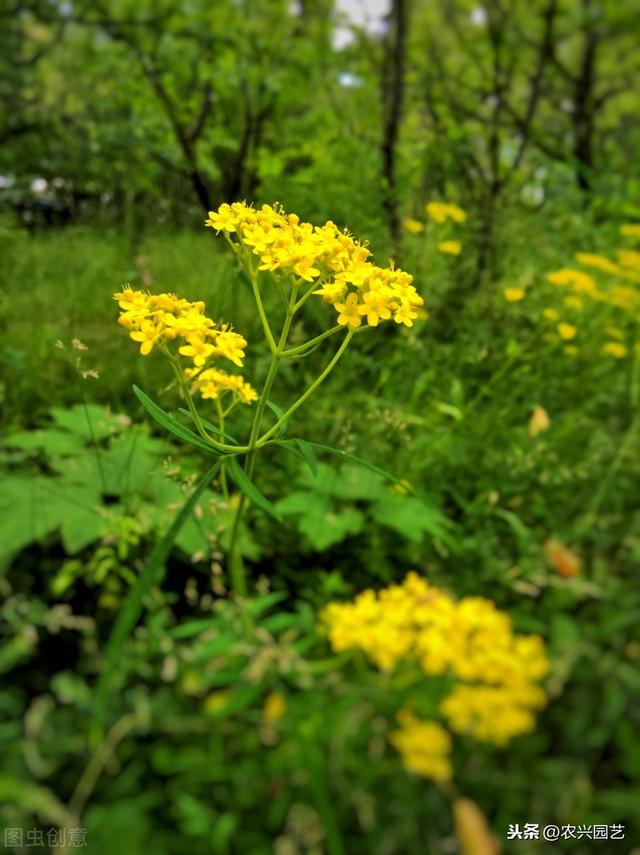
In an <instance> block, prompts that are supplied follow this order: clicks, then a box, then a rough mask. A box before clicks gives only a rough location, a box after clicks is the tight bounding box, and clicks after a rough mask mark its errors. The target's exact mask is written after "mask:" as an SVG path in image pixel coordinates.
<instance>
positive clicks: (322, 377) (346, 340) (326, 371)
mask: <svg viewBox="0 0 640 855" xmlns="http://www.w3.org/2000/svg"><path fill="white" fill-rule="evenodd" d="M352 338H353V329H351V327H350V328H349V330H348V332H347V334H346V336H345V337H344V339H343V341H342V344H341V345H340V347H339V348H338V350H337V351H336V352H335V354H334V356H333V359H332V360H331V362H329V364H328V365H327V367H326V368H325V369H324V371H323V372H322V373H321V374H319V375H318V376H317V377H316V379H315V380H314V381H313V383H312V384H311V386H309V388H308V389H307V390H306V392H305V393H304V394H303V395H301V396H300V397H299V398H298V400H297V401H296V402H295V403H294V404H292V405H291V406H290V407H289V409H288V410H287V411H286V413H284V414H283V415H282V416H281V417H280V418H279V419H278V421H277V422H276V423H275V425H274V426H273V427H272V428H269V430H268V431H267V432H266V433H265V434H264V435H263V436H261V437H260V439H259V440H258V442H257V445H256V447H257V448H260V446H262V445H264V444H265V442H267V441H268V440H269V439H271V437H272V436H273V435H274V433H276V432H277V431H278V429H279V428H280V426H281V425H282V424H283V423H284V422H286V421H287V419H288V418H289V416H291V415H293V413H295V411H296V410H297V409H298V408H299V407H301V406H302V405H303V404H304V402H305V401H306V400H307V398H309V397H310V396H311V395H313V393H314V392H315V391H316V389H317V388H318V386H319V385H320V384H321V383H322V382H323V381H324V380H326V378H327V377H328V376H329V374H330V373H331V372H332V371H333V369H334V368H335V367H336V365H337V363H338V360H339V359H340V357H341V356H342V354H343V353H344V352H345V350H346V349H347V345H348V344H349V342H350V341H351V339H352ZM249 445H251V443H249ZM250 453H251V452H250Z"/></svg>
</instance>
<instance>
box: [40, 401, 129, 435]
mask: <svg viewBox="0 0 640 855" xmlns="http://www.w3.org/2000/svg"><path fill="white" fill-rule="evenodd" d="M51 415H52V416H53V420H54V422H55V423H56V424H57V425H59V426H60V427H61V428H63V429H64V430H67V431H69V433H72V434H75V435H76V436H79V437H81V438H82V439H83V440H85V441H87V442H89V441H91V442H93V441H96V442H97V441H99V440H101V439H106V437H108V436H112V435H113V434H114V433H119V431H121V430H122V429H123V428H124V427H126V425H127V422H126V421H123V420H122V419H119V418H118V417H117V416H115V415H114V414H113V413H111V412H110V411H109V410H108V409H107V408H106V407H101V406H100V405H99V404H75V405H74V406H73V407H68V408H64V407H52V408H51Z"/></svg>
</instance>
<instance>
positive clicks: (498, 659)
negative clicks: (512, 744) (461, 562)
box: [322, 573, 549, 744]
mask: <svg viewBox="0 0 640 855" xmlns="http://www.w3.org/2000/svg"><path fill="white" fill-rule="evenodd" d="M322 619H323V621H324V623H325V625H326V627H327V631H328V635H329V640H330V642H331V645H332V648H333V650H334V651H336V652H341V651H344V650H349V649H351V648H359V649H360V650H362V651H363V652H364V653H365V654H366V655H367V656H368V657H369V658H370V659H372V660H373V661H374V662H375V664H376V665H377V666H378V667H379V668H380V669H382V670H384V671H390V670H392V669H393V668H394V667H395V666H396V665H398V663H400V662H401V661H406V660H410V661H414V662H417V664H418V665H419V666H420V667H421V669H422V670H423V671H424V673H425V674H427V675H428V676H439V675H445V674H448V675H450V676H451V677H453V678H456V679H457V680H458V681H463V684H464V685H458V686H457V688H454V690H453V692H452V694H451V695H449V697H448V698H447V699H445V701H444V702H443V704H442V707H441V712H442V713H443V715H444V716H445V717H446V718H447V719H448V720H449V721H450V724H451V727H452V729H453V730H455V731H460V732H467V733H469V734H471V735H472V736H475V737H476V738H477V739H486V740H490V741H493V742H496V743H499V744H503V743H504V742H505V741H507V740H508V739H510V738H511V737H512V736H515V735H516V734H518V733H523V732H526V731H528V730H530V729H531V727H532V726H533V716H532V714H531V712H532V710H533V709H536V708H538V707H540V706H542V705H543V704H544V693H543V692H542V690H541V689H540V688H539V687H538V686H537V685H536V684H537V683H538V682H539V681H540V680H541V679H542V678H543V677H544V676H545V674H546V673H547V670H548V667H549V666H548V660H547V657H546V654H545V649H544V644H543V641H542V639H541V638H540V637H539V636H537V635H517V634H515V633H514V632H513V630H512V626H511V620H510V619H509V617H508V616H507V615H506V614H504V613H503V612H501V611H499V610H498V609H497V608H496V607H495V605H494V604H493V603H492V602H491V601H490V600H487V599H484V598H482V597H466V598H464V599H461V600H459V601H455V600H454V599H452V598H451V597H450V596H449V595H448V594H446V593H445V592H444V591H442V590H440V589H439V588H436V587H433V586H431V585H430V584H429V583H428V582H427V581H426V580H425V579H422V578H420V577H419V576H417V575H416V574H415V573H409V575H408V576H407V577H406V578H405V580H404V582H403V583H402V584H400V585H392V586H390V587H389V588H385V589H383V590H382V591H380V592H378V593H377V594H376V593H375V592H374V591H371V590H366V591H363V592H362V593H361V594H359V595H358V596H357V597H356V599H355V600H354V601H353V602H352V603H330V604H329V606H327V608H326V609H325V610H324V612H323V615H322ZM463 690H464V691H463ZM489 699H491V704H484V701H488V700H489ZM465 702H468V704H467V708H466V709H467V712H466V714H465V715H466V717H465V715H463V707H464V703H465Z"/></svg>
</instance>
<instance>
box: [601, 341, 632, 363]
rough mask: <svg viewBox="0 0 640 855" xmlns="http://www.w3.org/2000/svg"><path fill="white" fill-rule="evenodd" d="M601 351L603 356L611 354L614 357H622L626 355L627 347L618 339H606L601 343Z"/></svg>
mask: <svg viewBox="0 0 640 855" xmlns="http://www.w3.org/2000/svg"><path fill="white" fill-rule="evenodd" d="M602 353H603V354H604V355H605V356H613V358H614V359H624V358H625V356H626V355H627V348H626V347H625V346H624V344H621V342H619V341H608V342H607V343H606V344H605V345H603V348H602Z"/></svg>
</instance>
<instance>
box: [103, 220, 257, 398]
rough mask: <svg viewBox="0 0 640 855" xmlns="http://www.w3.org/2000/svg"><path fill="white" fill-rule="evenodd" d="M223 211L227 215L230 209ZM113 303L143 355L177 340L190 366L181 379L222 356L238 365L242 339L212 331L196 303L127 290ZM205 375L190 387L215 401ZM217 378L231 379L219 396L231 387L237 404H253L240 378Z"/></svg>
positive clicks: (248, 388)
mask: <svg viewBox="0 0 640 855" xmlns="http://www.w3.org/2000/svg"><path fill="white" fill-rule="evenodd" d="M227 208H228V209H229V211H230V210H231V208H230V206H227ZM229 211H227V213H229ZM114 299H115V300H116V302H117V303H118V306H119V307H120V317H119V318H118V322H119V323H120V324H121V325H122V326H123V327H124V328H125V329H126V330H127V331H128V332H129V337H130V338H131V339H133V341H135V342H139V343H140V352H141V353H142V355H143V356H147V355H148V354H149V353H151V351H152V350H153V349H154V347H156V346H164V347H165V348H166V347H167V345H168V343H170V342H172V341H174V340H176V339H182V342H180V343H179V344H178V353H179V354H180V355H181V356H186V357H188V358H189V359H191V361H192V362H193V366H194V367H192V368H186V369H185V377H186V378H187V379H191V378H192V377H193V376H194V375H195V369H203V368H204V367H205V366H206V365H207V364H208V363H209V362H210V361H211V360H212V359H215V358H219V357H222V358H224V359H227V360H229V361H230V362H233V363H234V364H235V365H242V359H243V357H244V349H245V347H246V346H247V342H246V340H245V339H244V338H243V336H241V335H239V334H238V333H236V332H233V331H232V330H230V329H229V328H228V326H227V325H226V324H222V325H220V326H216V325H215V323H214V322H213V321H212V320H211V318H208V317H207V316H206V315H205V314H204V311H205V305H204V303H203V302H202V300H197V301H195V302H190V301H189V300H184V299H182V298H179V297H176V295H175V294H148V293H146V292H144V291H134V290H133V289H132V288H130V287H129V286H125V287H124V288H123V289H122V291H119V292H118V293H117V294H114ZM174 355H175V354H174ZM207 371H208V373H207ZM207 371H205V372H202V371H201V372H200V379H199V381H198V382H197V383H196V385H195V386H194V388H198V389H199V391H200V392H201V393H202V396H203V397H205V398H217V397H219V393H220V388H219V386H220V384H219V383H218V385H216V384H215V383H214V381H213V376H212V373H211V371H209V370H208V369H207ZM218 374H219V376H223V377H227V378H231V379H230V380H229V381H228V382H227V383H226V385H224V384H223V386H224V390H225V391H227V390H231V388H232V386H233V384H234V383H235V384H236V385H235V386H233V391H234V394H235V395H236V397H237V398H238V400H241V401H242V402H243V403H251V401H253V400H255V398H254V396H255V390H254V389H252V387H251V386H249V384H248V383H244V381H243V380H242V378H241V377H232V375H230V374H226V373H225V372H224V371H219V372H218ZM205 378H206V383H205ZM230 384H231V385H230Z"/></svg>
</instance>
